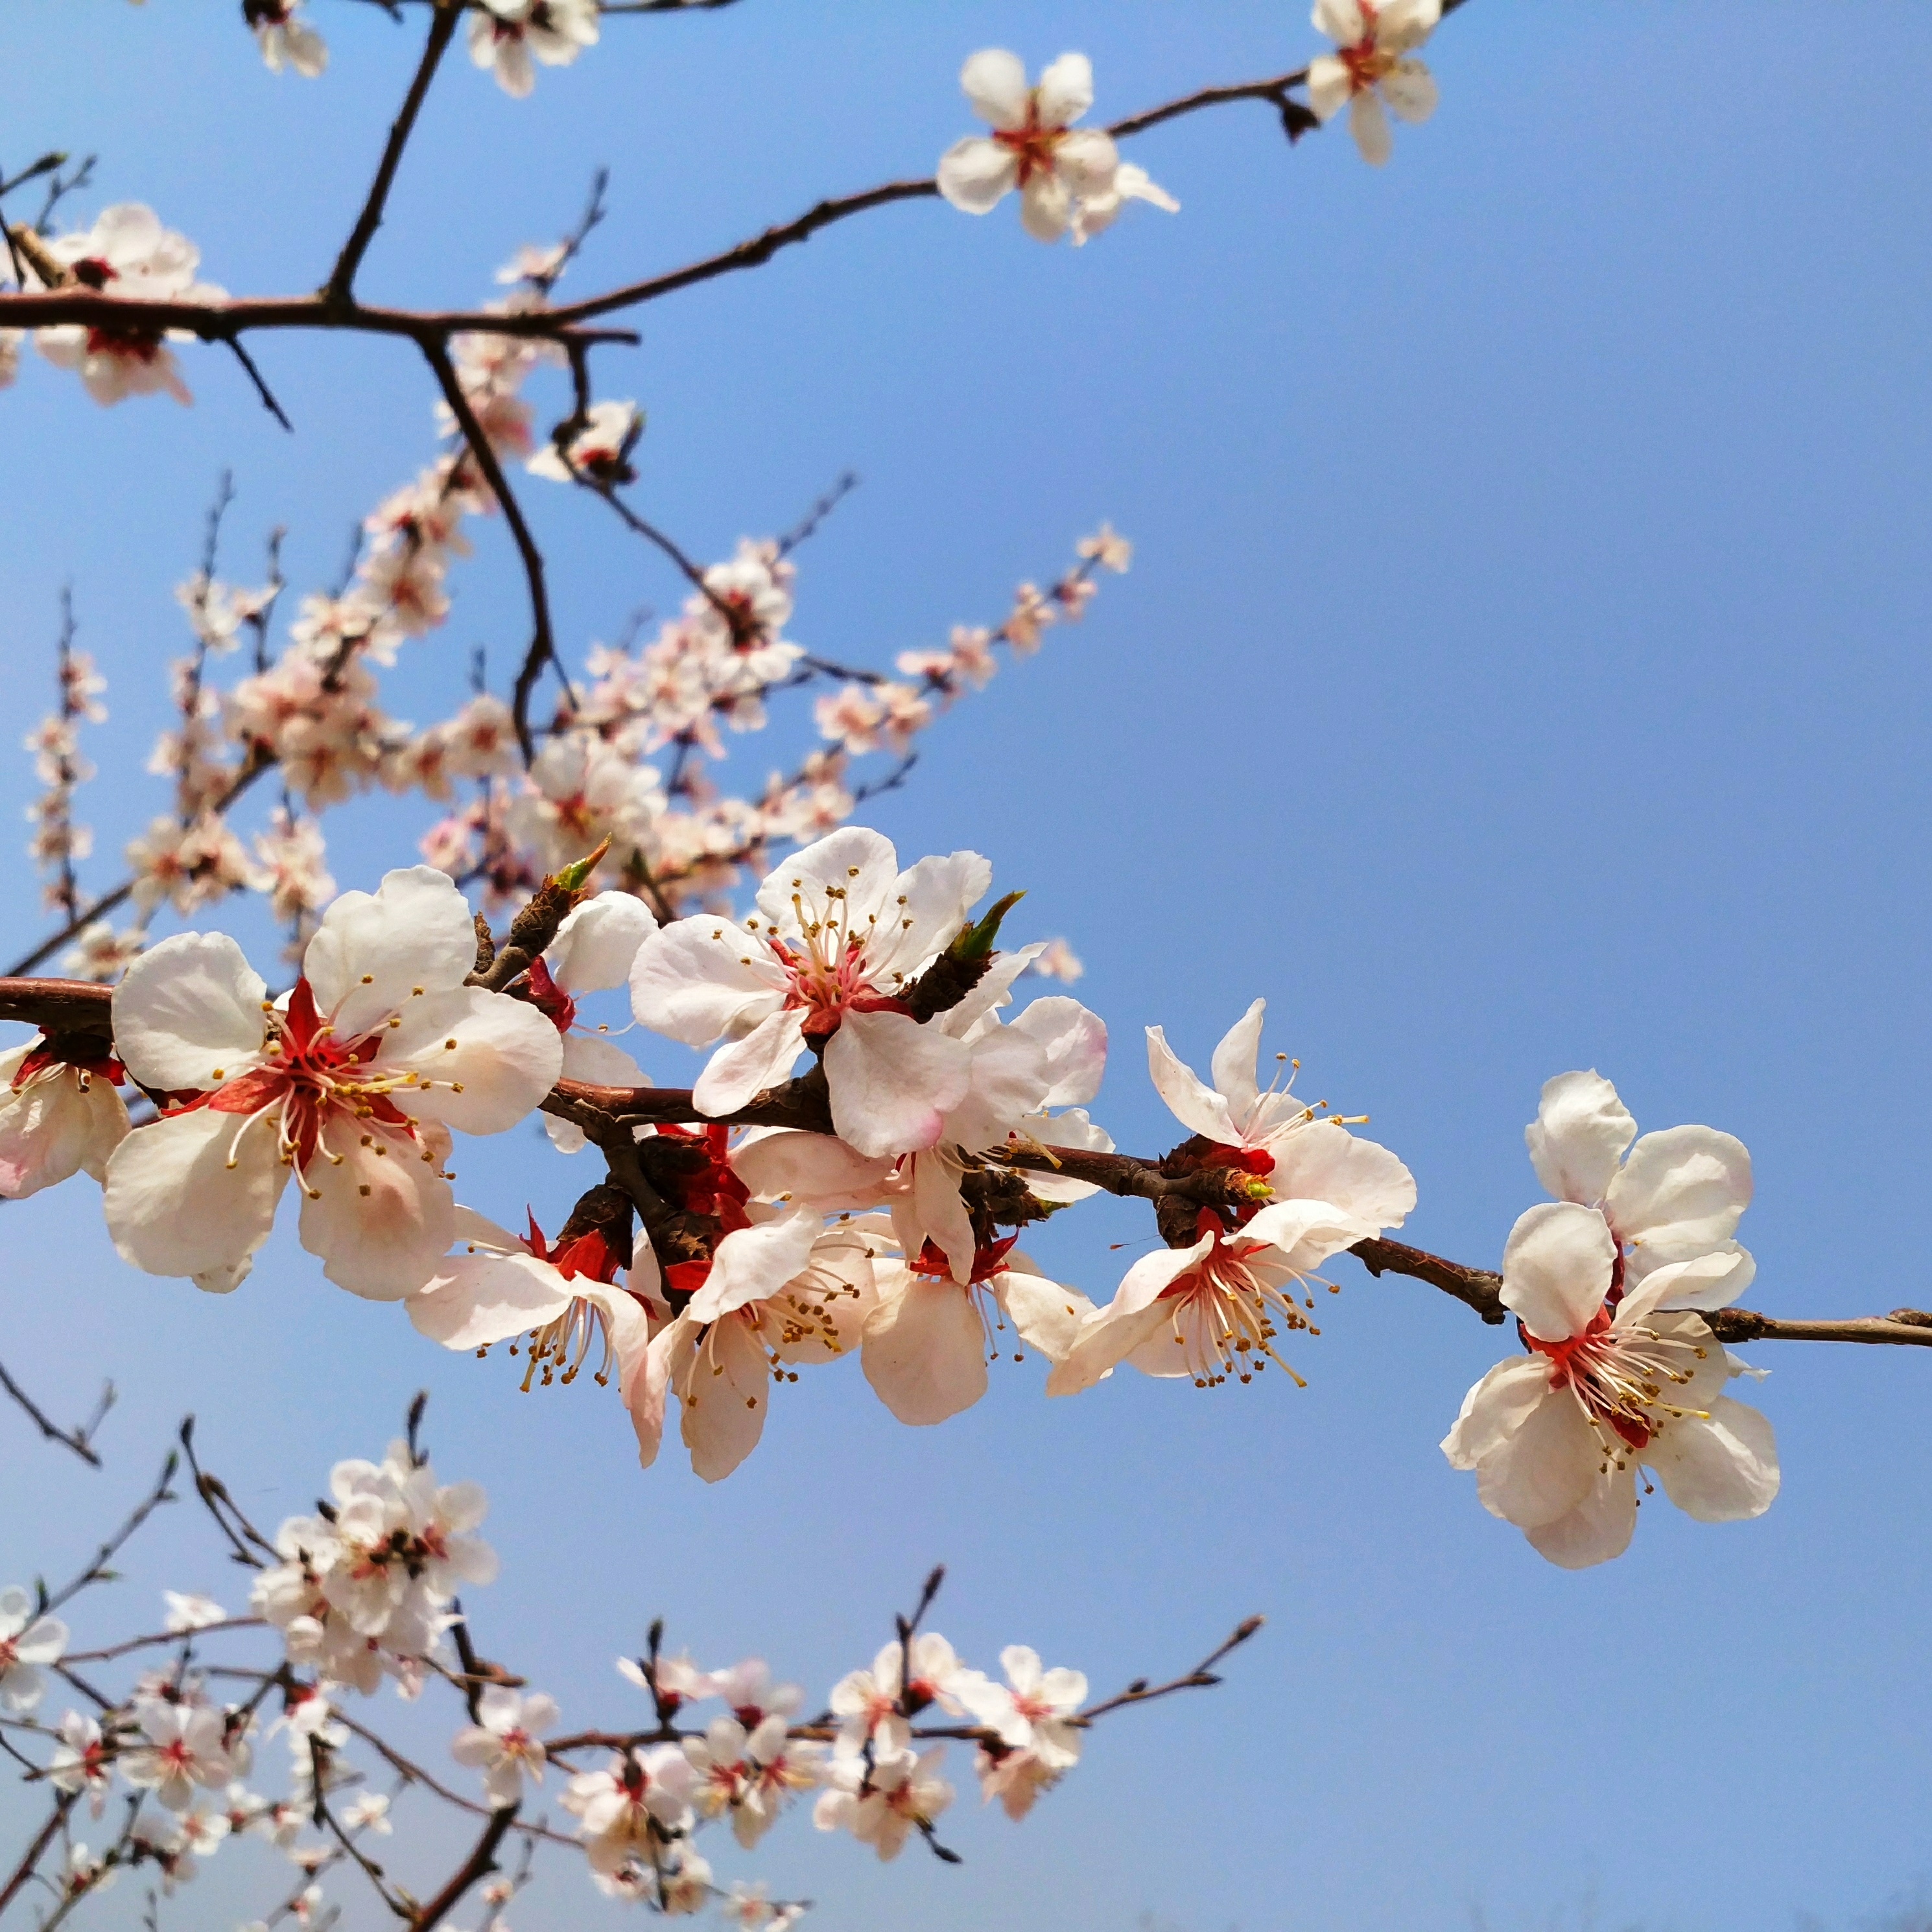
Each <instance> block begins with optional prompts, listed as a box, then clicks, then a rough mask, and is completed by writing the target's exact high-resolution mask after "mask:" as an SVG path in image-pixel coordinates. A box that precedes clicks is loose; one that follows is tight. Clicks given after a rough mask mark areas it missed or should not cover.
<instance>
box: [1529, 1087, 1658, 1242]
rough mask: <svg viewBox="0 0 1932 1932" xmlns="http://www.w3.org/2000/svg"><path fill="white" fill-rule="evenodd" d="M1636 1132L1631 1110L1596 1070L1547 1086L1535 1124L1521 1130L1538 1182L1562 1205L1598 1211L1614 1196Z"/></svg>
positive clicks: (1537, 1111) (1538, 1108)
mask: <svg viewBox="0 0 1932 1932" xmlns="http://www.w3.org/2000/svg"><path fill="white" fill-rule="evenodd" d="M1636 1133H1637V1123H1636V1121H1634V1120H1632V1119H1631V1115H1630V1109H1628V1108H1627V1107H1626V1106H1625V1105H1624V1103H1622V1100H1619V1099H1618V1097H1617V1090H1616V1088H1614V1087H1613V1086H1612V1085H1610V1082H1608V1081H1607V1080H1606V1079H1604V1076H1602V1075H1601V1073H1598V1071H1597V1070H1596V1069H1595V1067H1592V1068H1591V1070H1589V1073H1559V1074H1558V1075H1557V1076H1556V1079H1553V1080H1547V1081H1545V1082H1544V1085H1543V1098H1542V1100H1541V1103H1539V1105H1538V1107H1537V1109H1536V1118H1535V1120H1534V1121H1532V1122H1531V1123H1530V1124H1529V1126H1528V1127H1526V1128H1524V1129H1523V1139H1524V1141H1525V1142H1526V1143H1527V1145H1528V1146H1529V1163H1530V1165H1531V1166H1532V1167H1533V1168H1535V1169H1536V1178H1537V1179H1538V1180H1539V1181H1541V1182H1542V1183H1543V1184H1544V1187H1546V1188H1547V1190H1549V1191H1550V1193H1552V1194H1553V1195H1554V1196H1556V1199H1558V1200H1559V1201H1577V1202H1582V1204H1583V1205H1584V1206H1585V1207H1586V1208H1594V1207H1595V1206H1596V1205H1598V1202H1601V1200H1602V1199H1603V1198H1604V1195H1605V1194H1606V1193H1607V1192H1608V1191H1609V1189H1610V1179H1611V1177H1612V1176H1613V1175H1614V1174H1615V1173H1616V1171H1617V1163H1618V1161H1619V1160H1621V1159H1622V1157H1623V1151H1624V1149H1625V1148H1627V1147H1628V1146H1629V1145H1630V1144H1631V1139H1632V1138H1633V1137H1634V1136H1635V1134H1636Z"/></svg>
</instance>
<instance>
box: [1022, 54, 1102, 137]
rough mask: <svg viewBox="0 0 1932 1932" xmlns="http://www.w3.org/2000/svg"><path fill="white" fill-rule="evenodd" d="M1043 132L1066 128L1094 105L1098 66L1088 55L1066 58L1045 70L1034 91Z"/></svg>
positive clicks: (1054, 62)
mask: <svg viewBox="0 0 1932 1932" xmlns="http://www.w3.org/2000/svg"><path fill="white" fill-rule="evenodd" d="M1034 99H1035V100H1036V101H1037V103H1038V104H1039V108H1040V125H1041V126H1042V127H1065V126H1066V125H1067V123H1068V122H1069V121H1077V120H1079V118H1080V117H1081V115H1083V114H1085V113H1086V111H1087V110H1088V108H1090V107H1092V106H1093V104H1094V63H1093V62H1091V61H1090V60H1089V59H1088V58H1087V56H1086V55H1085V54H1062V55H1061V56H1060V58H1058V60H1056V61H1053V62H1049V64H1048V65H1047V66H1046V67H1045V68H1043V69H1042V70H1041V72H1040V85H1039V86H1038V88H1037V89H1035V91H1034Z"/></svg>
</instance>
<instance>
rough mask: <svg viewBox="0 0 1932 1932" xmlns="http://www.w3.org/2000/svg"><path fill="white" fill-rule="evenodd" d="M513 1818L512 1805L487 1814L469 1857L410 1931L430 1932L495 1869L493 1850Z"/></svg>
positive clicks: (425, 1907)
mask: <svg viewBox="0 0 1932 1932" xmlns="http://www.w3.org/2000/svg"><path fill="white" fill-rule="evenodd" d="M516 1817H517V1808H516V1806H515V1805H505V1807H504V1808H503V1809H502V1811H493V1812H491V1813H490V1822H489V1823H488V1824H487V1825H485V1826H484V1827H483V1835H482V1836H481V1838H478V1840H477V1841H476V1843H475V1846H474V1848H473V1849H472V1850H471V1852H470V1854H469V1857H468V1858H466V1859H464V1860H463V1863H462V1864H461V1865H460V1867H458V1869H457V1870H456V1871H455V1873H453V1874H452V1876H451V1878H450V1881H449V1883H448V1884H447V1885H445V1886H444V1887H443V1889H442V1890H441V1891H440V1892H438V1893H437V1895H436V1896H435V1897H434V1898H432V1899H431V1900H430V1901H429V1903H428V1904H427V1905H425V1906H422V1908H421V1909H419V1911H418V1912H417V1913H416V1916H415V1917H414V1918H412V1919H411V1920H410V1928H411V1932H430V1927H431V1926H433V1925H440V1924H442V1923H443V1920H444V1919H445V1918H447V1917H448V1916H449V1914H450V1912H452V1910H454V1909H455V1906H456V1904H457V1902H458V1900H460V1898H461V1897H462V1896H463V1894H464V1893H465V1892H466V1891H468V1890H469V1888H470V1887H471V1886H472V1885H474V1884H475V1882H477V1880H478V1879H483V1878H487V1877H488V1876H489V1875H490V1873H492V1872H493V1871H494V1870H496V1848H497V1846H499V1845H500V1844H502V1842H503V1838H504V1835H505V1833H506V1832H508V1830H509V1829H510V1827H511V1825H513V1824H514V1823H515V1822H516Z"/></svg>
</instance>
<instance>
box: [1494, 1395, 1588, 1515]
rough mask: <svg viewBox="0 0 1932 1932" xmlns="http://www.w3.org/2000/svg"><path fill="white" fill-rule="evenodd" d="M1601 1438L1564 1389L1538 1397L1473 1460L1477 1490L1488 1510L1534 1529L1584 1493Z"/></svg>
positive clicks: (1574, 1504) (1574, 1503)
mask: <svg viewBox="0 0 1932 1932" xmlns="http://www.w3.org/2000/svg"><path fill="white" fill-rule="evenodd" d="M1603 1460H1604V1450H1603V1445H1602V1444H1601V1442H1598V1439H1597V1436H1596V1432H1595V1430H1592V1428H1591V1427H1590V1425H1589V1423H1588V1422H1586V1421H1585V1420H1584V1419H1583V1410H1582V1409H1580V1407H1579V1406H1578V1405H1577V1400H1576V1398H1575V1397H1574V1396H1573V1395H1571V1394H1570V1392H1569V1391H1568V1390H1567V1389H1549V1388H1546V1389H1545V1391H1544V1394H1543V1397H1542V1398H1541V1400H1539V1401H1538V1402H1537V1403H1535V1404H1534V1405H1532V1406H1531V1407H1530V1408H1529V1409H1528V1410H1527V1411H1526V1412H1525V1413H1524V1415H1523V1419H1522V1421H1520V1422H1519V1423H1518V1424H1517V1426H1516V1427H1515V1428H1514V1430H1511V1431H1510V1432H1509V1433H1508V1435H1506V1436H1505V1437H1504V1438H1503V1439H1502V1441H1501V1442H1499V1443H1498V1444H1497V1445H1496V1447H1495V1448H1493V1449H1492V1450H1491V1451H1490V1453H1489V1454H1487V1456H1485V1457H1484V1458H1483V1459H1482V1460H1481V1462H1479V1463H1478V1464H1477V1465H1476V1495H1477V1497H1478V1499H1479V1500H1480V1501H1481V1504H1482V1505H1483V1507H1484V1508H1485V1509H1486V1510H1487V1511H1489V1512H1490V1514H1491V1515H1492V1516H1499V1517H1502V1518H1503V1520H1505V1522H1508V1523H1515V1524H1516V1525H1517V1526H1518V1527H1519V1528H1520V1529H1536V1528H1538V1527H1539V1526H1541V1525H1542V1524H1544V1523H1554V1522H1556V1520H1558V1518H1559V1517H1563V1516H1566V1515H1568V1514H1569V1512H1570V1511H1571V1510H1573V1509H1574V1508H1576V1507H1577V1505H1578V1504H1579V1503H1580V1502H1582V1501H1583V1499H1584V1497H1585V1496H1586V1495H1587V1494H1588V1493H1589V1489H1590V1487H1591V1485H1592V1484H1593V1483H1595V1481H1597V1472H1598V1469H1600V1468H1601V1466H1602V1464H1603Z"/></svg>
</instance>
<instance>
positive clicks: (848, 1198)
mask: <svg viewBox="0 0 1932 1932" xmlns="http://www.w3.org/2000/svg"><path fill="white" fill-rule="evenodd" d="M731 1167H732V1171H733V1172H734V1173H735V1174H736V1175H737V1176H738V1178H739V1180H740V1181H742V1182H743V1183H744V1184H745V1186H746V1187H748V1188H749V1189H750V1190H751V1193H752V1194H753V1195H754V1196H755V1197H757V1198H758V1199H763V1200H766V1201H775V1200H777V1199H780V1198H781V1197H782V1196H786V1195H789V1196H791V1198H792V1199H793V1200H796V1201H799V1202H808V1203H809V1204H810V1205H811V1206H812V1207H814V1208H817V1209H818V1210H819V1211H820V1213H821V1214H840V1213H843V1212H858V1211H864V1210H865V1209H867V1208H876V1207H877V1205H879V1203H880V1202H882V1201H883V1199H885V1198H886V1177H887V1175H889V1173H890V1172H891V1171H892V1164H891V1163H890V1162H889V1161H886V1160H871V1159H868V1157H866V1156H865V1155H864V1154H854V1153H853V1151H852V1150H851V1149H850V1148H848V1147H847V1145H845V1143H844V1142H843V1141H841V1140H840V1139H838V1138H837V1137H836V1136H834V1135H831V1134H808V1133H801V1132H799V1131H797V1130H794V1129H792V1128H790V1127H777V1128H770V1129H765V1128H756V1127H754V1129H752V1130H751V1133H750V1134H749V1135H748V1136H746V1138H745V1140H744V1141H743V1142H741V1143H740V1145H739V1146H738V1147H737V1148H736V1150H735V1151H733V1154H732V1156H731Z"/></svg>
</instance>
